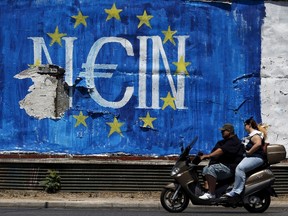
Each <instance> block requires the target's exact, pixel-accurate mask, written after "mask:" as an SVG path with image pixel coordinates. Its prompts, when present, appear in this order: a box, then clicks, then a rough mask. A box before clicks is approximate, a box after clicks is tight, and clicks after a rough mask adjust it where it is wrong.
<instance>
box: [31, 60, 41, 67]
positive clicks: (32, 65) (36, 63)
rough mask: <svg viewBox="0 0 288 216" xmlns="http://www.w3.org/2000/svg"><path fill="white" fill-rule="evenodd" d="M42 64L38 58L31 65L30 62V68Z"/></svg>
mask: <svg viewBox="0 0 288 216" xmlns="http://www.w3.org/2000/svg"><path fill="white" fill-rule="evenodd" d="M40 65H41V63H40V60H39V59H37V60H36V62H35V63H34V64H31V65H30V64H28V66H29V68H35V67H38V66H40Z"/></svg>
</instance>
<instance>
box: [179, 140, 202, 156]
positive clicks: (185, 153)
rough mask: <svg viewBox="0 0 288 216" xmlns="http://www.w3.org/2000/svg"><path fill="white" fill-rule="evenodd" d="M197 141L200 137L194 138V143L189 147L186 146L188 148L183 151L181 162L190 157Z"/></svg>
mask: <svg viewBox="0 0 288 216" xmlns="http://www.w3.org/2000/svg"><path fill="white" fill-rule="evenodd" d="M197 140H198V136H196V137H194V139H193V140H192V142H191V143H190V144H189V145H188V146H186V148H185V149H184V150H183V151H182V153H181V155H180V157H179V160H181V159H186V157H187V156H188V155H189V152H190V150H191V149H192V148H193V146H194V145H195V143H196V141H197Z"/></svg>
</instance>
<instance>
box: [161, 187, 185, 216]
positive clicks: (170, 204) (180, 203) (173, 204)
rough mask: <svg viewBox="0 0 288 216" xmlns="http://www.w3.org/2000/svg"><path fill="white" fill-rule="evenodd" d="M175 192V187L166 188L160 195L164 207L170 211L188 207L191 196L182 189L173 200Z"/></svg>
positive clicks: (180, 210)
mask: <svg viewBox="0 0 288 216" xmlns="http://www.w3.org/2000/svg"><path fill="white" fill-rule="evenodd" d="M174 193H175V189H173V188H164V189H163V191H162V193H161V196H160V201H161V205H162V207H163V208H164V209H165V210H167V211H168V212H171V213H179V212H182V211H184V210H185V209H186V208H187V206H188V204H189V197H188V196H187V195H186V194H185V193H184V192H183V191H182V190H180V191H179V192H178V194H177V195H176V197H175V199H174V200H172V197H173V195H174Z"/></svg>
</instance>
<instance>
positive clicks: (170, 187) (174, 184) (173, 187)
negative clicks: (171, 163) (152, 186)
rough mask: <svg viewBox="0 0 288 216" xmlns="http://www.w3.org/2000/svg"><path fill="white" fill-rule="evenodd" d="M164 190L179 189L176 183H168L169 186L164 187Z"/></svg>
mask: <svg viewBox="0 0 288 216" xmlns="http://www.w3.org/2000/svg"><path fill="white" fill-rule="evenodd" d="M164 188H168V189H175V190H176V188H177V185H176V183H175V182H173V183H172V182H171V183H168V184H167V185H165V186H164Z"/></svg>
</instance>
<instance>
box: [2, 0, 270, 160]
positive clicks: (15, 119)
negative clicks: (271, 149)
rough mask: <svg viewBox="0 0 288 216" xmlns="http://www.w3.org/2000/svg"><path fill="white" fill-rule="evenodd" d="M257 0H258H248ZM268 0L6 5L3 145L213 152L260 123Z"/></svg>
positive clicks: (54, 0) (89, 151)
mask: <svg viewBox="0 0 288 216" xmlns="http://www.w3.org/2000/svg"><path fill="white" fill-rule="evenodd" d="M248 2H249V1H248ZM264 12H265V9H264V5H263V1H253V3H249V4H246V3H245V1H244V2H241V1H237V2H236V3H229V2H228V3H227V2H218V3H213V2H201V1H188V0H187V1H185V0H181V1H180V0H169V1H166V0H159V1H152V0H137V1H126V0H125V1H124V0H117V1H115V0H114V1H110V0H106V1H89V0H81V1H80V0H79V1H77V0H75V1H60V0H50V1H42V0H25V1H8V0H3V1H1V2H0V102H1V103H0V104H1V105H0V106H1V108H0V151H1V152H34V153H39V154H40V153H52V154H74V155H76V154H77V155H97V154H114V153H123V154H132V155H153V156H165V155H171V154H178V153H179V145H180V144H181V143H184V144H188V143H189V142H190V141H191V140H192V139H193V138H194V136H198V137H199V140H198V142H197V144H196V146H195V147H194V149H193V151H194V153H195V152H197V151H199V150H201V151H210V149H211V148H212V146H214V144H215V142H216V141H217V140H218V139H220V138H221V135H220V133H219V130H218V128H219V127H220V126H221V125H222V124H224V123H226V122H230V123H233V124H234V125H235V129H236V132H237V134H238V135H239V136H240V137H241V136H242V135H243V125H242V124H243V119H244V118H246V117H247V118H249V117H250V116H254V118H256V119H257V120H258V121H259V120H261V119H260V116H261V115H260V98H259V97H260V93H259V87H260V57H261V25H262V22H263V17H264Z"/></svg>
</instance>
